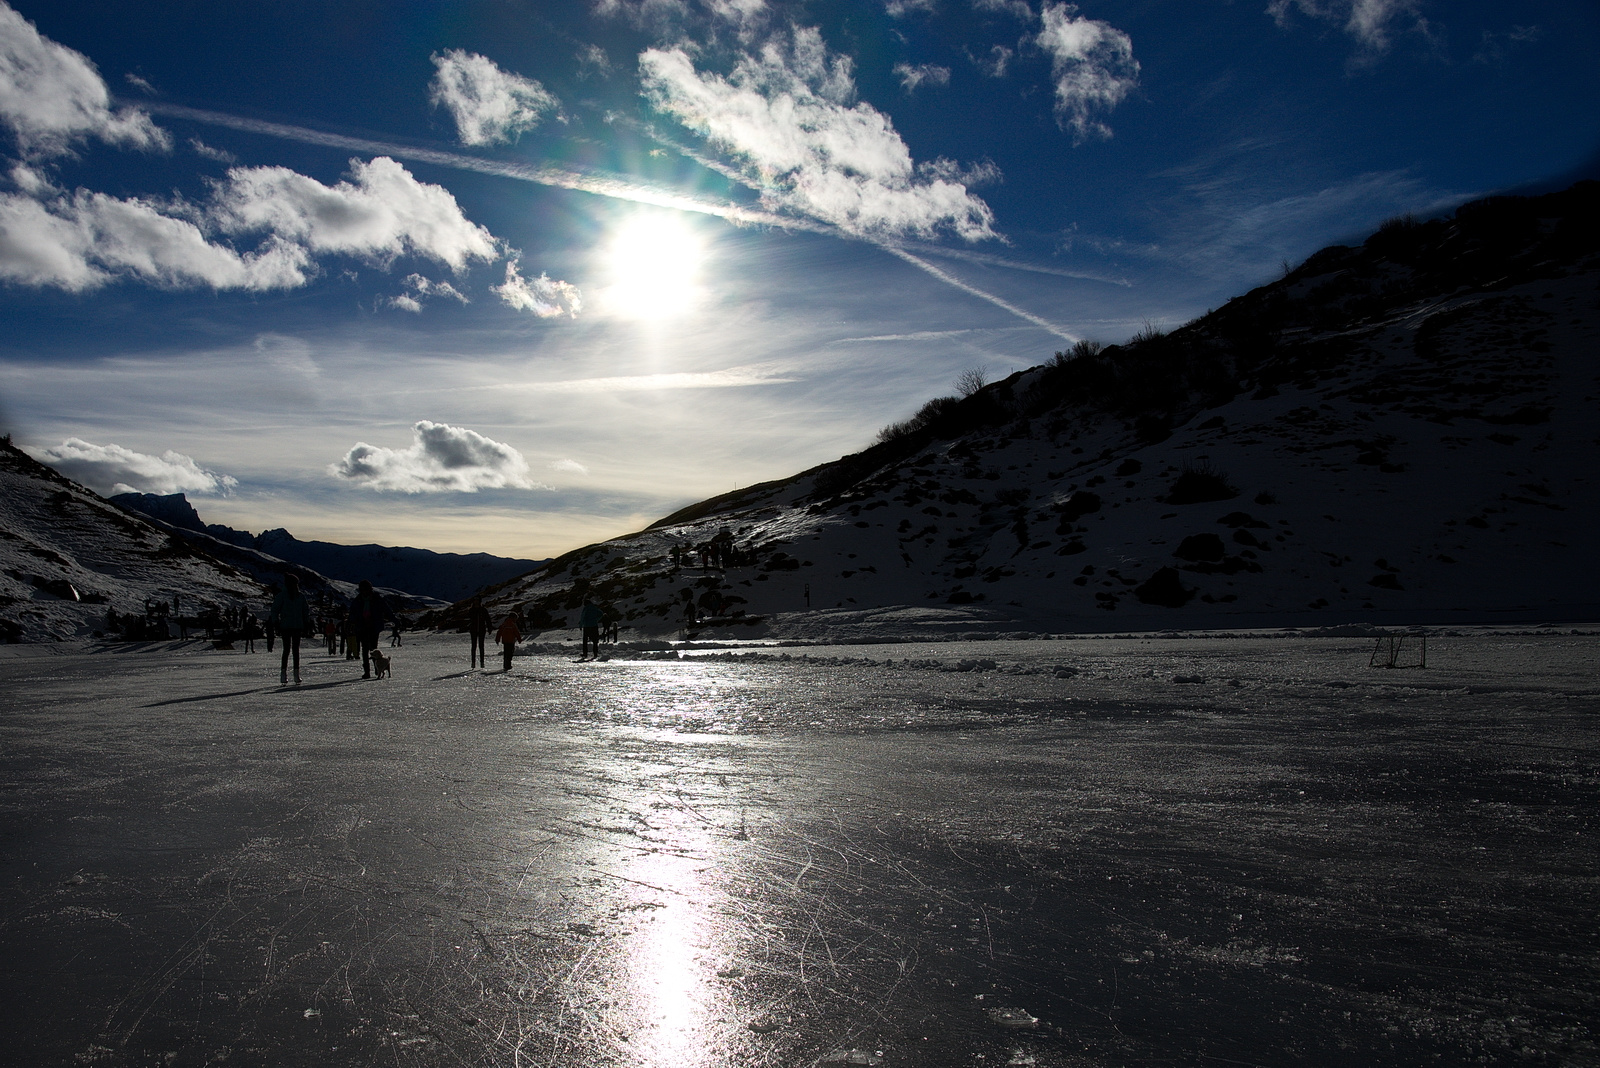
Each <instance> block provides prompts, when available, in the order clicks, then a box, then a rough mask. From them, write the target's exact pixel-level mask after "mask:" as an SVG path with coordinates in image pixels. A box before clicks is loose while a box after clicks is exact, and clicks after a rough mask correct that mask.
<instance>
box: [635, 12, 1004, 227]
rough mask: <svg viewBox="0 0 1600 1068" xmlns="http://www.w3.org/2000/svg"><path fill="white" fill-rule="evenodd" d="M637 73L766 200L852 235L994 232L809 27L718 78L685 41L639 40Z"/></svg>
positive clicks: (654, 101)
mask: <svg viewBox="0 0 1600 1068" xmlns="http://www.w3.org/2000/svg"><path fill="white" fill-rule="evenodd" d="M639 74H640V81H641V84H642V91H643V93H644V95H645V97H646V99H648V100H649V102H650V103H651V105H652V106H653V107H655V108H656V109H657V110H658V111H661V112H664V113H666V114H669V115H672V116H673V117H674V118H676V119H677V120H678V121H680V122H682V123H683V124H684V125H685V126H687V127H689V128H690V129H692V130H694V131H696V132H697V133H699V134H700V135H701V136H703V137H705V138H706V139H707V140H708V141H709V142H711V143H712V144H713V145H715V146H717V147H718V148H720V149H723V150H725V151H727V152H729V153H731V154H732V155H733V156H735V157H736V158H737V159H739V160H740V161H742V164H743V169H744V173H745V175H746V177H747V179H748V180H749V181H750V182H751V183H752V184H755V185H757V186H758V187H759V188H760V189H761V190H762V193H763V199H764V200H765V201H766V202H767V203H768V204H769V205H770V206H772V207H773V208H782V209H787V210H789V211H793V212H797V213H800V214H802V215H808V216H811V217H812V218H816V219H821V220H823V221H825V222H828V223H831V224H833V225H835V226H838V227H840V228H841V229H844V230H846V231H849V232H851V233H857V234H865V235H882V236H892V235H901V234H908V233H914V234H919V235H924V236H930V235H932V234H933V233H934V232H935V231H938V230H941V229H949V230H951V231H953V232H955V233H956V234H959V235H960V236H962V237H964V238H966V239H968V240H977V239H979V238H986V237H993V236H995V234H994V231H993V228H992V226H993V221H994V214H993V212H992V211H991V210H990V209H989V206H988V205H987V204H985V203H984V202H983V201H982V200H981V199H979V198H978V197H975V196H973V195H971V194H970V193H969V192H968V191H967V188H966V187H965V186H964V185H962V184H961V183H960V182H956V181H951V180H949V179H948V178H944V177H939V176H936V175H934V176H930V175H929V174H928V173H927V171H926V169H925V168H919V167H917V166H916V165H914V164H913V162H912V159H911V153H910V150H909V149H908V148H907V147H906V144H905V142H904V141H903V140H901V138H900V135H899V134H898V133H896V132H895V129H894V125H893V124H892V123H891V122H890V121H889V118H888V116H886V115H884V114H883V113H881V112H879V111H877V110H876V109H875V108H873V107H872V106H871V105H869V104H866V103H863V102H857V103H852V101H853V100H854V97H855V81H854V78H853V76H852V66H851V61H850V58H849V57H848V56H837V55H830V54H829V52H828V50H827V47H826V45H824V44H823V41H822V37H821V35H820V34H819V33H818V32H817V31H816V30H815V29H795V30H793V31H792V32H791V33H789V34H788V35H787V36H785V35H778V36H775V37H773V38H772V39H770V40H768V41H767V42H766V43H765V44H764V45H762V47H761V48H760V50H759V51H758V52H757V53H755V54H745V55H743V56H741V58H740V59H739V62H738V63H737V65H736V66H735V67H734V70H733V72H732V73H731V74H730V75H729V76H728V77H726V78H724V77H723V76H721V75H719V74H716V73H712V72H700V71H697V70H695V67H694V62H693V60H691V58H690V56H689V54H688V53H687V52H686V51H684V49H682V48H666V49H660V48H652V49H649V50H647V51H645V52H644V53H642V54H641V55H640V56H639Z"/></svg>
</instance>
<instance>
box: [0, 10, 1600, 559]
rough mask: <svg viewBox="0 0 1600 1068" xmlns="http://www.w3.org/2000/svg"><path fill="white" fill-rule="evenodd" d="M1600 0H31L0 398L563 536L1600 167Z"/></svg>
mask: <svg viewBox="0 0 1600 1068" xmlns="http://www.w3.org/2000/svg"><path fill="white" fill-rule="evenodd" d="M1597 54H1600V9H1597V8H1596V6H1595V5H1593V4H1592V3H1589V2H1586V0H1526V2H1521V3H1516V4H1504V3H1480V2H1473V0H1455V2H1451V3H1445V2H1442V0H1232V2H1229V0H1183V2H1166V3H1162V2H1154V0H1104V2H1095V0H1085V2H1084V3H1080V4H1076V5H1074V4H1069V3H1061V2H1057V0H854V2H847V3H831V2H817V3H803V2H801V3H778V2H775V0H571V2H561V0H537V2H535V0H484V2H473V0H460V2H454V3H448V4H446V3H422V2H416V0H412V2H391V3H382V4H380V3H376V2H365V3H363V2H353V0H352V2H341V3H312V2H293V0H285V2H280V3H274V4H217V3H212V2H192V3H186V2H177V0H161V2H159V3H157V2H145V0H116V2H110V0H100V2H88V0H48V2H43V0H11V3H10V4H9V5H8V4H7V3H6V2H5V0H0V429H3V430H4V431H5V432H7V433H10V434H11V435H12V438H13V440H14V441H15V442H16V443H17V444H19V445H21V446H23V447H25V448H26V449H28V450H29V451H30V452H31V453H32V454H33V455H35V456H36V457H38V458H39V459H41V460H44V461H45V462H47V463H50V464H52V465H53V466H56V467H57V468H58V469H60V470H62V471H63V472H65V473H67V474H69V475H70V476H72V477H74V478H76V479H78V480H79V481H82V482H84V483H85V484H86V485H89V486H90V487H91V488H93V489H95V490H97V491H99V492H102V493H110V492H122V491H125V490H138V491H141V492H151V493H173V492H183V493H186V494H187V495H188V496H189V499H190V500H191V501H192V502H193V503H194V504H195V506H196V507H197V508H198V510H199V511H200V514H201V516H202V518H204V519H205V520H206V521H208V522H214V523H224V524H227V525H229V526H233V527H236V528H239V529H245V530H251V531H254V532H260V531H262V530H265V529H270V528H275V527H284V528H287V529H288V530H290V531H291V532H292V533H294V534H295V535H296V536H297V537H300V538H304V539H311V538H318V539H325V540H332V541H340V542H346V543H365V542H379V543H382V544H390V545H416V546H422V547H425V548H430V549H435V550H439V551H452V552H479V551H482V552H492V553H496V554H500V555H507V556H522V557H530V558H539V557H545V556H550V555H554V554H557V553H560V552H563V551H565V550H567V549H570V548H574V547H577V546H580V545H583V544H587V543H589V542H593V541H598V540H601V539H604V538H608V537H613V536H616V535H619V534H622V533H625V532H627V531H629V530H634V529H638V528H640V527H643V526H646V525H648V524H649V523H650V522H652V521H654V520H655V519H657V518H659V517H660V516H662V515H665V514H666V513H668V512H670V511H672V510H674V509H676V508H678V507H681V506H683V505H684V504H687V503H690V502H693V501H695V500H699V499H702V498H704V497H707V496H711V495H713V494H717V493H723V492H726V491H728V490H731V489H734V488H736V487H739V486H746V485H750V484H752V483H756V482H761V481H765V480H769V479H774V478H781V477H784V476H787V475H790V474H793V473H796V472H798V471H800V470H802V469H804V468H807V467H810V466H812V465H815V464H818V463H822V462H825V461H828V460H831V459H834V458H836V457H838V456H840V455H842V454H845V453H848V452H852V451H855V450H857V449H860V448H862V447H864V446H866V445H868V444H870V443H871V442H872V440H873V439H874V436H875V434H876V432H877V430H878V429H879V428H880V427H882V426H884V425H886V424H888V423H891V422H894V421H897V420H900V419H904V418H906V417H907V416H908V415H910V414H911V413H912V412H914V411H915V410H916V409H917V408H918V407H919V406H920V405H921V404H922V403H923V402H925V401H926V400H928V399H929V398H931V397H934V396H939V395H943V394H948V393H950V392H952V383H953V382H954V380H955V379H956V377H957V376H958V375H960V374H961V373H962V372H964V371H967V370H970V369H974V368H977V369H982V370H983V371H984V372H985V373H986V374H987V376H988V377H989V379H990V380H995V379H998V378H1001V377H1004V376H1005V375H1007V374H1009V373H1011V372H1012V371H1015V370H1021V369H1023V368H1026V367H1029V366H1033V365H1035V364H1038V363H1041V362H1043V361H1045V360H1047V359H1049V358H1050V356H1051V355H1052V354H1053V353H1054V352H1057V351H1060V350H1062V349H1064V348H1066V347H1068V345H1070V343H1071V342H1072V341H1074V340H1076V339H1079V338H1092V339H1095V340H1099V341H1102V342H1107V343H1111V342H1116V341H1120V340H1123V339H1124V338H1126V337H1128V336H1129V335H1131V334H1133V333H1135V332H1137V331H1138V330H1140V329H1142V328H1143V327H1145V326H1147V325H1155V326H1158V327H1163V328H1171V327H1174V326H1177V325H1179V324H1181V323H1183V322H1186V321H1188V320H1190V319H1192V318H1194V317H1196V316H1198V315H1201V314H1204V313H1205V312H1206V311H1207V310H1208V309H1210V308H1213V307H1216V306H1218V305H1220V304H1222V303H1223V302H1225V301H1226V300H1227V299H1228V298H1230V297H1232V296H1235V295H1237V294H1239V293H1242V292H1244V291H1246V290H1248V289H1250V288H1252V287H1254V286H1257V285H1261V284H1263V283H1266V282H1269V281H1271V280H1272V279H1274V278H1275V277H1277V276H1279V275H1280V274H1281V273H1282V271H1283V269H1284V265H1285V264H1286V263H1289V264H1292V263H1297V262H1299V261H1300V260H1303V259H1304V258H1305V257H1306V256H1308V255H1309V254H1311V253H1312V252H1314V251H1316V250H1317V249H1318V248H1321V247H1323V246H1325V245H1328V244H1334V243H1339V242H1350V241H1359V240H1360V239H1361V238H1362V237H1363V236H1364V235H1365V234H1366V233H1367V232H1370V231H1371V230H1372V229H1373V228H1375V227H1376V226H1377V225H1378V224H1379V223H1381V222H1382V221H1383V220H1385V219H1388V218H1391V217H1393V216H1396V215H1402V214H1407V213H1410V214H1415V215H1418V216H1419V217H1421V216H1426V215H1429V214H1434V213H1439V212H1444V211H1448V210H1450V209H1451V208H1453V207H1454V206H1455V205H1457V204H1459V203H1461V202H1463V201H1466V200H1469V199H1473V198H1475V197H1480V196H1484V195H1488V194H1492V193H1497V192H1506V191H1535V192H1536V191H1544V190H1547V189H1551V188H1559V187H1562V186H1565V185H1567V184H1570V183H1571V182H1572V181H1574V180H1576V179H1578V178H1581V177H1597V176H1600V155H1597V152H1600V64H1597V63H1595V62H1594V57H1595V56H1596V55H1597Z"/></svg>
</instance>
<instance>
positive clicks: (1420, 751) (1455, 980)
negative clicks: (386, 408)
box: [0, 633, 1600, 1068]
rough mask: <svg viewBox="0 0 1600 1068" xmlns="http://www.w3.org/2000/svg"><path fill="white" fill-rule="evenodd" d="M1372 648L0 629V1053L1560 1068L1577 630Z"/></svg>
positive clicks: (1598, 979)
mask: <svg viewBox="0 0 1600 1068" xmlns="http://www.w3.org/2000/svg"><path fill="white" fill-rule="evenodd" d="M1371 644H1372V639H1370V638H1367V637H1360V636H1351V637H1342V638H1340V637H1332V638H1330V637H1320V638H1308V637H1283V636H1276V637H1264V636H1263V637H1250V638H1244V637H1235V638H1225V637H1209V638H1193V639H1180V638H1151V637H1144V638H1140V637H1130V638H1121V639H1116V638H1106V639H1092V640H1072V641H1013V642H971V643H934V644H927V645H906V644H891V645H884V646H862V645H854V646H843V647H820V646H819V647H804V648H776V647H769V648H765V649H761V650H754V651H751V650H711V651H706V652H704V653H693V654H691V655H690V656H689V657H687V658H684V659H673V660H642V659H622V658H620V657H614V658H612V659H610V660H607V661H602V662H598V663H588V664H576V663H573V662H572V661H571V658H570V656H568V655H564V654H558V653H546V654H536V655H527V656H520V657H518V658H517V659H516V661H515V665H514V667H513V670H512V671H511V672H510V673H509V674H506V673H501V672H499V671H498V670H492V671H488V672H484V671H471V670H468V669H467V667H466V665H467V652H468V649H467V642H466V639H465V638H464V637H460V638H453V637H445V636H424V637H410V636H408V637H407V640H406V644H405V645H404V646H403V647H402V648H400V649H396V650H392V652H393V653H394V654H395V667H394V677H393V678H392V679H387V680H383V681H371V682H364V681H361V680H360V679H359V677H358V676H359V671H354V672H353V670H352V666H351V665H350V664H349V663H347V662H346V661H345V660H344V659H343V658H342V657H326V656H323V655H320V654H316V653H310V654H308V656H307V657H306V663H305V674H306V683H305V684H304V685H303V686H301V687H299V688H295V687H279V686H278V685H276V658H275V657H273V658H269V657H268V656H267V655H266V654H265V653H264V652H260V653H256V654H254V655H251V654H245V653H241V652H218V651H211V650H203V649H202V648H201V647H200V646H199V645H198V644H197V643H191V644H188V645H184V644H181V643H171V644H170V645H168V646H166V647H164V648H159V649H146V650H145V651H143V652H138V653H134V652H125V651H119V649H118V647H114V646H101V647H94V646H90V647H83V646H74V645H70V644H67V643H62V644H59V645H51V646H36V647H31V648H29V647H10V648H6V649H4V650H0V693H3V694H4V695H5V696H4V698H3V703H0V782H3V783H4V784H5V787H6V788H5V789H4V790H3V791H0V828H3V831H0V835H3V837H0V871H3V875H4V884H3V885H4V890H3V894H4V898H3V900H4V908H3V912H0V915H3V916H4V918H5V919H4V921H3V922H0V1006H3V1007H0V1026H3V1028H4V1031H5V1033H6V1034H7V1035H8V1036H10V1037H9V1043H10V1044H9V1046H8V1048H7V1051H6V1058H5V1059H7V1060H9V1061H11V1062H12V1063H41V1064H44V1063H60V1064H73V1063H99V1064H108V1065H122V1064H128V1065H133V1064H141V1065H142V1064H163V1063H172V1064H203V1063H223V1062H226V1063H231V1064H273V1065H281V1064H289V1065H296V1064H306V1065H312V1064H315V1065H344V1064H350V1065H357V1064H369V1063H384V1064H402V1065H435V1064H438V1065H446V1064H450V1065H455V1064H497V1065H498V1064H504V1065H562V1066H565V1065H573V1066H588V1065H627V1066H634V1065H638V1066H662V1068H668V1066H671V1068H679V1066H682V1068H696V1066H707V1068H712V1066H715V1068H721V1066H730V1068H731V1066H736V1065H737V1066H743V1065H762V1064H766V1065H807V1064H819V1063H823V1064H874V1063H881V1064H884V1065H894V1064H909V1065H928V1066H933V1065H974V1066H975V1065H983V1064H990V1065H993V1064H1037V1065H1075V1066H1079V1065H1099V1064H1106V1065H1111V1064H1117V1065H1123V1064H1168V1063H1211V1062H1222V1063H1249V1064H1284V1063H1291V1062H1293V1063H1308V1064H1319V1065H1320V1064H1349V1065H1375V1064H1394V1065H1413V1064H1418V1063H1469V1062H1471V1063H1491V1064H1493V1063H1507V1064H1509V1063H1517V1064H1528V1063H1532V1064H1558V1063H1565V1064H1586V1063H1594V1062H1595V1059H1596V1055H1597V1047H1596V1045H1595V1035H1594V1030H1593V1029H1594V1014H1593V1012H1592V1011H1591V1010H1592V1006H1593V1005H1594V1004H1595V1003H1596V995H1597V993H1600V948H1597V941H1596V939H1595V937H1594V936H1595V930H1594V916H1595V907H1596V904H1597V896H1600V895H1597V890H1600V885H1597V883H1600V880H1597V874H1596V873H1597V871H1600V866H1597V863H1596V861H1597V860H1600V857H1597V855H1596V853H1597V851H1596V848H1595V839H1594V835H1595V832H1596V827H1595V826H1594V815H1595V811H1596V807H1595V803H1596V800H1597V799H1600V778H1597V761H1596V756H1597V752H1596V750H1597V743H1596V736H1595V731H1594V723H1595V716H1596V714H1597V712H1600V675H1597V670H1596V669H1597V652H1600V639H1597V638H1595V637H1593V636H1587V635H1572V634H1546V635H1538V634H1521V635H1516V634H1502V635H1494V634H1482V633H1479V634H1460V635H1454V636H1436V637H1435V638H1433V639H1432V640H1431V643H1430V648H1429V664H1430V666H1429V668H1428V669H1426V670H1386V669H1382V668H1368V667H1367V663H1368V659H1369V656H1370V653H1371ZM785 657H787V659H785ZM962 661H971V662H974V663H981V664H984V665H988V664H992V665H993V666H992V667H989V666H983V667H981V668H969V669H967V670H964V671H963V670H959V665H960V663H961V662H962ZM952 664H954V665H955V668H954V669H952V668H951V665H952ZM1064 668H1070V669H1072V670H1073V671H1075V672H1076V673H1075V674H1068V675H1066V676H1065V677H1057V672H1058V669H1064ZM1180 677H1183V678H1201V679H1204V680H1205V681H1203V682H1180V681H1178V680H1179V679H1180ZM1029 1021H1036V1023H1032V1024H1030V1023H1029Z"/></svg>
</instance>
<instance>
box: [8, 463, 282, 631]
mask: <svg viewBox="0 0 1600 1068" xmlns="http://www.w3.org/2000/svg"><path fill="white" fill-rule="evenodd" d="M174 596H177V597H179V598H180V599H181V603H182V605H183V606H185V611H186V612H187V611H190V610H196V609H199V608H200V607H202V606H204V605H207V604H209V605H213V606H216V607H218V608H222V607H231V606H234V605H237V604H241V603H245V604H250V605H262V604H263V598H264V597H265V591H264V590H263V589H262V587H261V586H260V585H259V584H258V583H257V582H256V581H255V580H254V579H253V578H252V577H251V576H250V575H248V574H246V573H244V572H243V571H240V570H239V569H237V568H234V567H231V566H229V565H227V564H225V563H222V562H221V561H219V560H216V559H214V558H212V557H210V556H208V555H206V554H205V553H203V552H199V551H197V550H196V549H194V548H192V547H191V546H189V545H188V544H187V543H186V542H184V541H183V539H181V538H178V537H175V536H174V535H173V534H172V533H171V532H170V531H168V530H166V529H163V528H161V527H159V526H157V525H156V524H154V523H151V522H148V521H146V520H144V519H142V518H140V517H138V516H131V515H128V514H127V513H126V512H124V511H122V510H121V509H120V508H117V507H116V506H114V505H112V504H111V503H110V502H108V501H106V500H105V499H104V498H102V497H100V496H99V495H98V494H96V493H94V492H93V491H92V490H90V489H88V488H87V487H85V486H81V485H79V484H78V483H76V482H74V481H72V480H71V479H69V478H66V477H64V476H62V475H60V474H59V473H57V472H56V471H54V470H52V469H51V468H49V467H46V466H45V465H44V464H41V463H39V462H38V461H37V460H35V459H34V458H33V457H31V456H29V455H28V454H27V453H25V452H23V451H22V450H20V449H18V448H16V447H15V446H13V445H12V444H11V442H10V440H9V439H6V440H4V441H0V637H3V638H4V639H5V640H9V641H18V640H21V641H47V640H51V639H61V638H71V637H87V636H88V635H90V634H91V633H93V632H94V631H95V630H97V629H102V628H104V627H105V616H106V611H107V609H111V610H113V611H115V612H117V613H118V614H124V613H133V614H140V615H142V613H143V610H144V603H145V600H146V598H152V599H161V600H168V601H170V600H171V599H172V598H173V597H174Z"/></svg>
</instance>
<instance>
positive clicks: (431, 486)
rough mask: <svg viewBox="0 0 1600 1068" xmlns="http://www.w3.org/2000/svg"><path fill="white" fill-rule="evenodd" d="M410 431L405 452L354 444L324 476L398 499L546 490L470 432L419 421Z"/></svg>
mask: <svg viewBox="0 0 1600 1068" xmlns="http://www.w3.org/2000/svg"><path fill="white" fill-rule="evenodd" d="M411 431H412V438H413V440H412V444H411V445H410V446H409V447H408V448H404V449H386V448H383V447H381V446H378V445H368V444H367V443H366V442H364V441H360V442H357V443H356V444H355V445H354V446H352V447H351V449H350V451H349V452H347V453H345V454H344V457H343V458H342V459H340V460H339V462H337V463H334V464H330V465H329V467H328V470H329V471H330V472H331V473H332V474H333V475H334V476H335V477H337V478H341V479H344V480H346V481H349V482H355V483H358V484H360V485H363V486H366V487H367V488H369V489H373V490H380V491H385V490H387V491H394V492H398V493H442V492H454V493H476V492H477V491H478V490H480V489H506V488H510V489H549V488H550V487H549V486H544V485H541V484H539V483H536V482H533V481H532V480H530V479H529V477H528V461H527V460H525V459H523V457H522V453H520V452H518V451H517V450H516V449H514V448H512V447H511V446H510V445H507V444H505V443H503V442H499V441H495V440H494V439H493V438H487V437H484V436H483V435H482V434H480V433H478V432H477V431H476V430H469V429H467V428H466V427H459V426H451V425H449V424H448V423H434V422H430V421H429V420H427V419H423V420H420V421H419V422H417V423H416V424H415V425H414V426H413V427H412V428H411Z"/></svg>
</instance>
